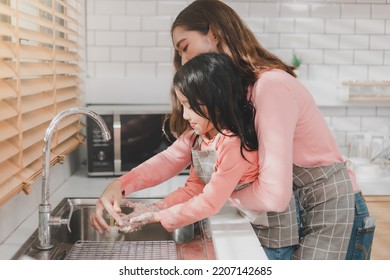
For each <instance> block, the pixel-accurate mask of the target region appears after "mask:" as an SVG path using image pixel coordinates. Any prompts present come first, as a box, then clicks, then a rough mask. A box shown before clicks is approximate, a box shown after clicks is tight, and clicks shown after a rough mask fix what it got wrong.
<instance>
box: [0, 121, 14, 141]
mask: <svg viewBox="0 0 390 280" xmlns="http://www.w3.org/2000/svg"><path fill="white" fill-rule="evenodd" d="M0 131H1V133H0V141H4V140H7V139H10V138H12V137H14V136H16V135H18V133H19V131H18V129H17V128H16V127H14V126H12V125H11V124H9V123H8V122H6V121H0Z"/></svg>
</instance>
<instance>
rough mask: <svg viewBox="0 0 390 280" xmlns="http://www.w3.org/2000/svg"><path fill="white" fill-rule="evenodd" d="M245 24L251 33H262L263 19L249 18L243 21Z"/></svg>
mask: <svg viewBox="0 0 390 280" xmlns="http://www.w3.org/2000/svg"><path fill="white" fill-rule="evenodd" d="M245 23H246V24H247V25H248V27H249V28H250V29H251V30H252V32H253V33H258V32H264V19H261V18H249V19H246V20H245Z"/></svg>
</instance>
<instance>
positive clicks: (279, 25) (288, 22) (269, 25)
mask: <svg viewBox="0 0 390 280" xmlns="http://www.w3.org/2000/svg"><path fill="white" fill-rule="evenodd" d="M264 30H265V32H271V33H272V32H279V33H292V32H294V19H287V18H283V19H275V18H268V19H266V20H265V29H264Z"/></svg>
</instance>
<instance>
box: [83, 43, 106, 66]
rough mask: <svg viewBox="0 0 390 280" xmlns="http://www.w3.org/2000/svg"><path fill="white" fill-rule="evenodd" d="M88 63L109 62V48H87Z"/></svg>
mask: <svg viewBox="0 0 390 280" xmlns="http://www.w3.org/2000/svg"><path fill="white" fill-rule="evenodd" d="M87 60H88V61H99V62H102V61H110V48H109V47H92V46H90V47H88V53H87Z"/></svg>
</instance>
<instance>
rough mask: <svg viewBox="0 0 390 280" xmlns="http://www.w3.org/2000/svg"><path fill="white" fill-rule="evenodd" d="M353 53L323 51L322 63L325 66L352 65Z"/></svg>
mask: <svg viewBox="0 0 390 280" xmlns="http://www.w3.org/2000/svg"><path fill="white" fill-rule="evenodd" d="M352 62H353V52H350V51H344V50H325V51H324V63H325V64H336V65H341V64H352Z"/></svg>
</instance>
